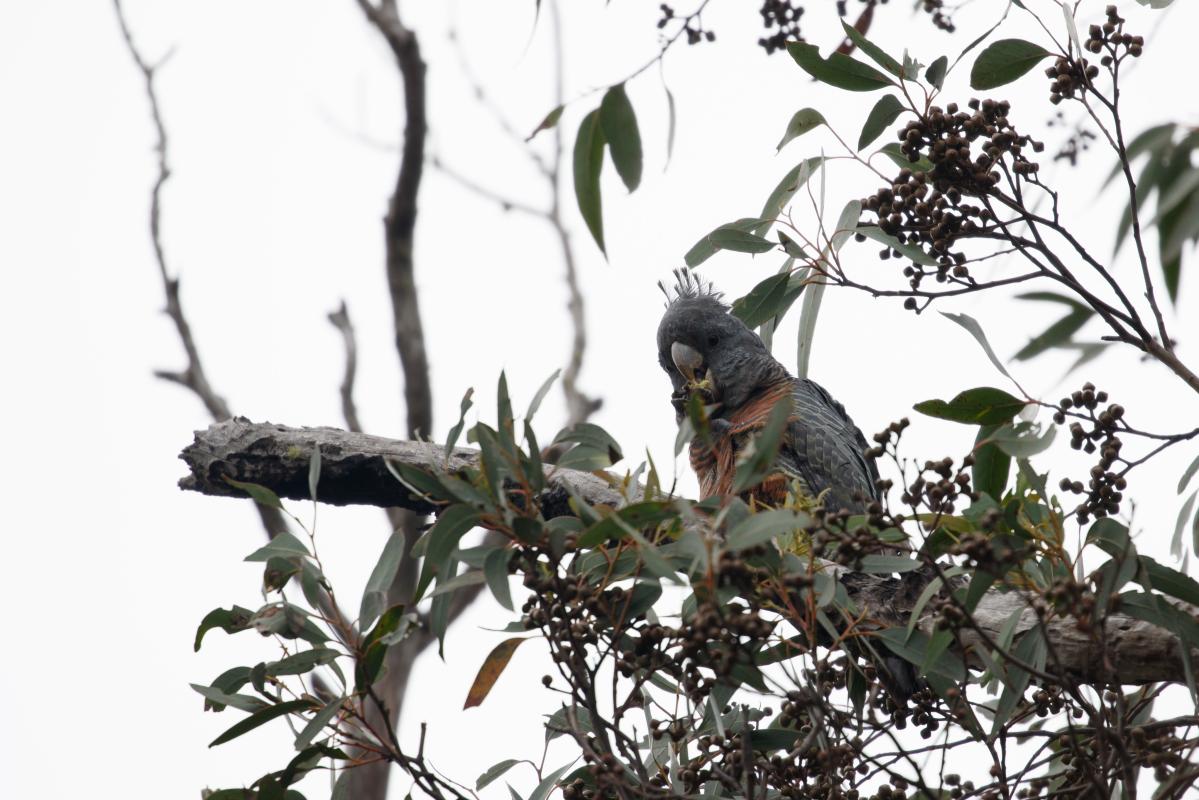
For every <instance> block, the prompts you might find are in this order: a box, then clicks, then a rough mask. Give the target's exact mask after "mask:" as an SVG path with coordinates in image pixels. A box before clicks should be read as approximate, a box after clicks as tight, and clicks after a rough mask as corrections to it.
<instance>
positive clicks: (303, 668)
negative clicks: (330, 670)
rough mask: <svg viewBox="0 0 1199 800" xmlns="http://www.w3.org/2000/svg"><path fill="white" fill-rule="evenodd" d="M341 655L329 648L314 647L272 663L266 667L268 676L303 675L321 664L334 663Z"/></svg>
mask: <svg viewBox="0 0 1199 800" xmlns="http://www.w3.org/2000/svg"><path fill="white" fill-rule="evenodd" d="M339 655H341V654H340V653H338V651H336V650H334V649H332V648H329V647H314V648H313V649H311V650H301V651H300V652H298V653H293V654H292V655H290V656H287V657H285V658H281V659H279V660H278V661H272V662H270V663H268V664H267V665H266V674H267V675H303V674H304V673H306V672H311V671H312V670H313V669H315V668H316V667H318V666H320V665H321V664H329V663H332V662H333V661H334V660H336V659H337V657H338V656H339Z"/></svg>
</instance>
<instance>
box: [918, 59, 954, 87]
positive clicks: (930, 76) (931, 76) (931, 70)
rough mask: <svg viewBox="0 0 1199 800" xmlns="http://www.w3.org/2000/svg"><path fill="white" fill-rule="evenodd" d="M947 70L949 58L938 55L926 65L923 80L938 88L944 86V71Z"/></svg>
mask: <svg viewBox="0 0 1199 800" xmlns="http://www.w3.org/2000/svg"><path fill="white" fill-rule="evenodd" d="M948 71H949V59H948V58H946V57H945V56H940V57H938V58H937V59H936V60H935V61H933V63H931V64H929V65H928V69H927V70H925V71H924V80H925V81H927V82H928V83H930V84H932V85H933V86H936V87H937V88H938V89H941V88H944V86H945V73H946V72H948Z"/></svg>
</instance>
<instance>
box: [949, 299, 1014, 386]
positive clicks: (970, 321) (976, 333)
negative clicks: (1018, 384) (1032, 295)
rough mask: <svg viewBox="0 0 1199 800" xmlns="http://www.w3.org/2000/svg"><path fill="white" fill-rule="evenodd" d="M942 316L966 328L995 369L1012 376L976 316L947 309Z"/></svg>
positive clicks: (1009, 376)
mask: <svg viewBox="0 0 1199 800" xmlns="http://www.w3.org/2000/svg"><path fill="white" fill-rule="evenodd" d="M941 316H943V317H945V318H946V319H948V320H950V321H952V322H956V323H957V324H958V325H961V326H962V327H963V328H965V329H966V330H967V331H968V332H969V333H970V335H971V336H973V337H974V340H975V341H976V342H978V343H979V345H980V346H981V347H982V349H983V351H984V352H985V353H986V354H987V358H989V359H991V363H992V364H994V365H995V369H997V370H999V371H1000V372H1002V373H1003V374H1004V375H1006V376H1007V377H1008V378H1011V377H1012V376H1011V375H1010V374H1008V371H1007V368H1005V367H1004V366H1003V364H1002V363H1001V362H1000V360H999V357H998V356H996V355H995V351H994V350H992V349H991V343H990V342H988V341H987V335H986V334H985V333H983V329H982V326H981V325H979V324H978V321H977V320H976V319H974V317H971V316H970V315H969V314H950V313H948V312H945V311H942V312H941Z"/></svg>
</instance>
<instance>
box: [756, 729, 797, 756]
mask: <svg viewBox="0 0 1199 800" xmlns="http://www.w3.org/2000/svg"><path fill="white" fill-rule="evenodd" d="M799 736H800V734H799V731H794V730H787V729H786V728H758V729H757V730H752V731H749V746H750V747H751V748H752V749H754V750H757V751H759V752H763V753H770V752H773V751H775V750H790V749H791V748H792V747H794V746H795V743H796V742H797V741H799Z"/></svg>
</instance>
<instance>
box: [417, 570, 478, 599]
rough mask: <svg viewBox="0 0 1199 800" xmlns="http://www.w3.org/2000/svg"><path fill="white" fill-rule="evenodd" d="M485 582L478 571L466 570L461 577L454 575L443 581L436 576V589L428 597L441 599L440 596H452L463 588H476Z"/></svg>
mask: <svg viewBox="0 0 1199 800" xmlns="http://www.w3.org/2000/svg"><path fill="white" fill-rule="evenodd" d="M486 580H487V579H486V577H485V576H484V575H483V573H482V572H481V571H479V570H468V571H467V572H463V573H462V574H461V575H454V576H452V577H449V578H444V579H443V578H442V577H441V576H438V579H437V588H436V589H434V590H433V591H432V592H431V593H430V594H429V597H441V596H442V595H446V594H453V593H454V592H456V591H458V590H459V589H462V588H463V587H466V586H478V585H479V584H481V583H484V582H485V581H486Z"/></svg>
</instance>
